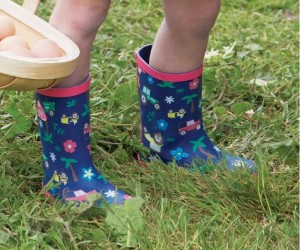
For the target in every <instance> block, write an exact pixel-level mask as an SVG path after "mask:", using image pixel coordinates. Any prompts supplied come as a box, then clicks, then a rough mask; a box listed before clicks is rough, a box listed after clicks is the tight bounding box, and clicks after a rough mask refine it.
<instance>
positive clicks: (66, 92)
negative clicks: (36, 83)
mask: <svg viewBox="0 0 300 250" xmlns="http://www.w3.org/2000/svg"><path fill="white" fill-rule="evenodd" d="M90 84H91V75H90V74H89V75H88V77H87V78H86V80H85V81H84V82H83V83H81V84H79V85H77V86H74V87H70V88H50V89H45V90H37V91H36V92H38V93H39V94H41V95H44V96H49V97H71V96H76V95H80V94H82V93H84V92H86V91H88V90H89V89H90Z"/></svg>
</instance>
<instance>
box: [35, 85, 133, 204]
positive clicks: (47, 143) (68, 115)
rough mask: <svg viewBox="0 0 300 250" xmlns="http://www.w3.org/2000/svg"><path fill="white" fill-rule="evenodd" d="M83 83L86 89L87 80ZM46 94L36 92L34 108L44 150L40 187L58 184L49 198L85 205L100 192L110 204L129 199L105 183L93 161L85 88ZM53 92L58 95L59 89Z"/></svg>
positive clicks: (87, 94)
mask: <svg viewBox="0 0 300 250" xmlns="http://www.w3.org/2000/svg"><path fill="white" fill-rule="evenodd" d="M84 84H86V85H88V86H89V80H87V82H85V83H84ZM47 91H48V90H45V91H39V92H37V93H36V107H37V111H38V124H39V132H40V138H41V141H42V149H43V155H42V156H43V157H42V160H43V168H44V180H43V185H45V184H47V183H48V182H49V181H53V182H54V183H55V184H59V185H58V187H53V188H52V189H51V190H49V192H50V195H51V196H54V197H56V198H58V199H61V200H73V201H78V202H80V201H83V202H85V201H86V200H87V196H88V195H89V194H93V193H99V194H101V196H102V198H104V199H105V200H106V202H107V203H109V204H112V203H113V204H119V203H122V202H123V201H124V200H126V199H128V198H130V196H129V195H127V194H126V193H125V192H124V191H122V190H120V189H117V188H116V187H115V186H114V185H112V184H111V183H110V182H108V181H107V180H106V179H105V177H104V176H103V175H102V174H101V173H99V172H98V171H97V170H96V168H95V167H94V164H93V162H92V158H91V154H90V150H91V148H90V110H89V91H88V87H87V88H86V91H84V92H82V91H81V92H82V93H78V94H75V95H74V96H67V97H61V95H60V94H58V95H57V96H55V95H56V94H55V95H52V94H50V95H48V93H52V92H51V90H50V92H49V91H48V92H47ZM52 91H53V90H52ZM54 91H56V93H60V92H59V89H55V90H54ZM63 91H64V92H65V93H66V91H68V90H67V89H64V90H63ZM70 91H71V90H70ZM101 200H102V199H101ZM101 200H100V201H99V204H98V205H100V206H101V205H102V204H103V203H102V201H101Z"/></svg>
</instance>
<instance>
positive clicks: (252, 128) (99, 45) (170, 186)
mask: <svg viewBox="0 0 300 250" xmlns="http://www.w3.org/2000/svg"><path fill="white" fill-rule="evenodd" d="M160 4H161V3H160V1H158V0H156V1H149V2H147V1H141V0H132V1H129V0H119V1H114V2H113V5H112V8H111V11H110V13H109V16H108V18H107V21H106V22H105V24H104V25H103V27H102V28H101V29H100V31H99V33H98V35H97V37H96V41H95V44H94V47H93V52H92V65H91V72H92V75H93V85H92V91H91V104H92V105H91V107H92V123H93V127H94V129H93V131H94V132H93V158H94V161H95V164H96V166H97V167H98V169H99V170H101V171H102V172H103V173H104V174H105V175H106V176H107V178H108V179H109V180H110V181H111V182H113V183H114V184H116V185H118V186H119V187H120V188H122V189H124V190H126V191H127V192H128V193H130V194H132V195H133V196H136V197H138V198H137V199H134V200H133V201H132V203H131V204H128V205H126V206H121V207H120V208H116V207H107V206H106V207H105V208H104V209H101V208H95V207H84V206H83V207H80V208H74V207H73V206H72V205H68V204H65V205H63V204H61V203H60V202H57V201H53V200H50V199H49V198H46V197H44V195H43V190H42V191H41V188H40V183H41V179H42V171H41V167H40V166H41V151H40V142H39V139H38V132H37V126H36V120H35V111H34V109H33V105H34V100H33V93H32V92H9V91H2V92H0V96H1V99H0V102H1V111H0V127H1V130H0V135H1V136H0V138H1V139H0V147H1V149H2V150H1V151H0V183H1V189H0V198H1V199H0V249H128V248H129V247H131V248H132V249H163V250H165V249H172V250H173V249H280V250H281V249H298V245H299V238H298V234H299V230H298V198H299V197H298V177H299V175H298V174H299V173H298V150H299V144H298V138H299V137H298V136H299V134H298V122H299V118H298V117H299V114H298V94H299V93H298V87H299V85H298V82H299V64H298V61H299V58H298V53H299V51H298V39H297V38H298V30H299V24H298V13H297V9H298V4H297V2H296V1H295V0H288V1H280V0H270V1H265V2H261V1H258V0H253V1H246V0H236V1H228V0H224V1H223V7H222V10H221V13H220V15H219V18H218V20H217V23H216V25H215V27H214V29H213V31H212V33H211V38H210V43H209V47H208V52H210V53H209V55H212V52H213V51H215V53H214V54H215V56H212V57H208V58H207V59H206V67H205V71H204V99H203V107H204V110H205V111H204V112H203V113H204V120H205V122H206V127H207V131H208V132H209V134H210V136H211V138H212V139H213V140H214V141H215V142H217V144H218V145H219V146H220V147H223V148H226V149H227V150H228V151H231V152H232V151H235V152H236V153H237V154H240V155H244V156H247V157H250V158H252V159H254V160H255V161H256V162H257V164H258V173H257V176H256V177H255V178H253V177H251V176H250V175H249V173H247V172H229V171H222V172H220V173H210V174H205V175H203V174H200V173H197V172H196V173H190V172H188V171H186V170H183V169H180V168H178V167H177V166H175V165H172V164H170V165H168V166H167V165H164V164H161V163H159V162H153V163H151V164H150V166H149V167H147V168H143V167H141V166H139V165H138V164H137V162H136V161H135V160H134V154H135V152H136V151H138V150H140V149H141V146H140V144H139V111H138V96H137V91H136V76H135V61H134V52H135V50H136V49H137V48H139V47H141V46H142V45H145V44H149V43H151V42H152V41H153V38H154V36H155V32H156V30H157V28H158V26H159V24H160V21H161V18H162V11H161V7H160ZM52 5H53V2H51V1H47V2H46V1H43V2H42V4H41V8H40V9H39V12H38V14H39V15H40V16H42V17H43V18H45V19H47V18H48V16H49V14H50V12H49V9H51V6H52ZM251 110H252V111H253V112H254V113H252V112H248V111H251ZM142 202H143V204H141V203H142ZM139 211H140V213H138V212H139ZM113 215H114V216H113ZM122 216H123V217H122ZM113 218H115V219H116V220H113ZM124 218H125V219H124ZM115 226H117V227H118V229H119V230H116V229H115ZM137 226H138V227H137Z"/></svg>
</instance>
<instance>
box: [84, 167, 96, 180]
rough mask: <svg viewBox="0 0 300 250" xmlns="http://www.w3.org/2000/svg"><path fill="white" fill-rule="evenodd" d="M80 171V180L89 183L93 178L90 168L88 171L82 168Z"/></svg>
mask: <svg viewBox="0 0 300 250" xmlns="http://www.w3.org/2000/svg"><path fill="white" fill-rule="evenodd" d="M82 171H83V176H82V178H83V179H87V180H88V181H91V180H92V179H93V177H94V176H95V174H94V172H93V169H92V168H88V169H86V168H83V169H82Z"/></svg>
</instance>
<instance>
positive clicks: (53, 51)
mask: <svg viewBox="0 0 300 250" xmlns="http://www.w3.org/2000/svg"><path fill="white" fill-rule="evenodd" d="M30 50H31V52H32V54H33V55H34V56H35V57H38V58H52V57H60V56H62V53H61V49H60V47H59V46H58V45H57V44H56V42H54V41H52V40H50V39H46V38H45V39H41V40H38V41H37V42H35V43H34V44H32V46H31V48H30Z"/></svg>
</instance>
